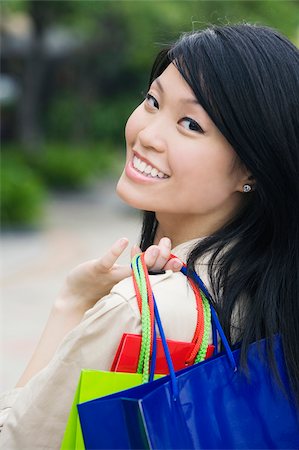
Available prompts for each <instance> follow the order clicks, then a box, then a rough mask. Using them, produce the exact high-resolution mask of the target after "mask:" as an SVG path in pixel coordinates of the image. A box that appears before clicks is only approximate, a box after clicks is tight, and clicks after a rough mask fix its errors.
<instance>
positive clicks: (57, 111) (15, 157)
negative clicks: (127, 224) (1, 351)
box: [1, 0, 299, 224]
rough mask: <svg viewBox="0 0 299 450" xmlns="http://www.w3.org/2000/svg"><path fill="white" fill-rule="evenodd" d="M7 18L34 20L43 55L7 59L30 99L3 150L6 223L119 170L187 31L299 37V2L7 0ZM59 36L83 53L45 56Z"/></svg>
mask: <svg viewBox="0 0 299 450" xmlns="http://www.w3.org/2000/svg"><path fill="white" fill-rule="evenodd" d="M1 12H2V15H3V18H4V19H3V22H2V24H4V25H5V23H6V22H8V18H12V17H14V15H18V14H19V15H23V16H24V17H25V16H26V17H27V18H29V22H30V23H31V26H32V31H33V33H32V36H33V37H34V39H35V44H34V45H33V46H32V48H35V49H36V48H38V46H39V45H40V50H41V52H44V53H43V54H42V53H40V54H38V53H37V54H36V59H35V60H34V58H31V57H28V55H30V52H29V53H28V51H27V56H26V54H25V53H24V55H25V56H24V55H23V56H19V57H16V56H11V57H8V59H7V60H5V64H4V66H3V67H4V68H5V71H6V72H7V73H8V74H10V75H12V76H13V77H14V78H16V79H18V80H19V82H20V85H21V92H22V95H21V97H20V99H19V102H18V104H17V105H16V109H17V111H16V118H15V121H16V123H15V124H12V126H11V129H13V130H18V132H15V133H16V134H15V136H14V138H13V139H14V141H15V142H14V143H13V142H8V143H4V144H5V145H3V144H2V147H7V148H6V150H5V151H4V155H5V157H3V161H4V163H3V164H2V173H3V175H2V223H3V224H4V223H7V224H8V223H12V224H17V223H20V224H21V223H25V222H26V221H27V222H26V223H28V224H29V223H33V222H34V221H36V220H37V217H38V214H39V212H38V211H41V209H40V203H41V202H42V200H43V199H44V198H45V195H44V192H45V186H46V187H47V188H50V189H78V188H86V187H87V186H90V185H92V184H93V183H94V182H95V181H96V180H97V179H98V178H99V177H101V176H103V175H104V174H107V173H111V172H113V171H114V170H115V169H116V168H117V170H118V171H119V169H120V167H119V165H120V162H119V161H122V160H124V125H125V123H126V120H127V118H128V116H129V115H130V113H131V111H132V110H133V109H134V108H135V107H136V106H137V104H139V103H140V102H141V101H142V95H143V94H145V93H146V90H147V83H148V78H149V73H150V68H151V64H152V62H153V59H154V57H155V55H156V54H157V52H158V51H159V49H161V47H162V46H163V45H165V44H167V43H170V42H173V41H175V40H176V39H177V38H178V37H179V36H180V34H181V33H182V32H185V31H192V30H197V29H201V28H204V27H206V26H208V25H210V24H227V23H236V22H250V23H257V24H264V25H268V26H271V27H274V28H277V29H278V30H280V31H281V32H282V33H284V34H285V35H286V36H288V37H289V38H290V39H291V40H292V41H293V42H295V43H297V44H298V38H299V28H298V15H299V2H298V1H297V0H281V1H279V0H278V1H277V0H234V1H233V0H226V1H223V0H206V1H205V0H190V1H189V0H183V1H176V0H168V1H166V0H165V1H164V0H140V1H139V0H136V1H130V0H124V1H121V0H120V1H117V0H116V1H109V0H103V1H93V0H81V1H52V0H42V1H41V0H40V1H38V0H14V1H11V0H1ZM61 30H63V33H64V34H63V33H62V35H64V36H65V35H67V40H68V39H69V41H70V42H72V45H73V44H74V43H75V44H76V45H75V47H74V48H73V50H69V51H66V53H65V54H64V55H63V56H61V55H60V56H56V57H55V56H53V54H52V53H51V54H47V52H46V51H45V48H46V45H45V42H46V39H45V37H46V36H47V34H48V33H49V32H50V31H52V37H53V36H54V37H55V36H56V39H58V38H59V36H60V34H59V33H60V32H61ZM65 33H66V34H65ZM59 39H62V41H61V42H59ZM59 39H58V41H57V40H56V46H57V48H59V49H61V48H63V45H64V43H65V41H63V38H59ZM32 52H33V50H32ZM31 56H32V55H31ZM26 58H27V59H26ZM30 64H31V65H32V64H34V66H33V65H32V66H30ZM32 73H33V74H34V77H33V78H34V81H35V82H34V83H32V76H31V75H30V74H32ZM26 74H27V75H26ZM30 90H31V91H30ZM9 117H10V116H9ZM25 119H26V120H25ZM22 121H23V122H24V123H23V122H22ZM30 128H32V130H31V132H30ZM12 146H14V147H15V149H14V150H13V149H12ZM120 151H122V154H123V157H122V158H119V154H120ZM9 154H10V157H8V155H9ZM9 158H10V159H9ZM23 197H24V198H23ZM26 214H27V218H26V219H25V216H26Z"/></svg>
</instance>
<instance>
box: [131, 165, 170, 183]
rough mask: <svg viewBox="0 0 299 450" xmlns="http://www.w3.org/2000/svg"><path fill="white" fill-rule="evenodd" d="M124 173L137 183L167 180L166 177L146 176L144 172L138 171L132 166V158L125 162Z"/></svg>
mask: <svg viewBox="0 0 299 450" xmlns="http://www.w3.org/2000/svg"><path fill="white" fill-rule="evenodd" d="M125 174H126V175H127V177H128V178H130V179H131V180H133V181H135V182H137V183H143V184H148V183H151V184H152V183H159V182H162V181H165V180H167V178H158V177H152V176H148V175H146V174H143V173H141V172H139V171H138V170H137V169H135V167H134V166H133V159H131V160H129V161H128V162H127V164H126V167H125Z"/></svg>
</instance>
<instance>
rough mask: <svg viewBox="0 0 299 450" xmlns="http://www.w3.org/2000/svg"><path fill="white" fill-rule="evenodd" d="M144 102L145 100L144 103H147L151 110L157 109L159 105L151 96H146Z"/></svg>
mask: <svg viewBox="0 0 299 450" xmlns="http://www.w3.org/2000/svg"><path fill="white" fill-rule="evenodd" d="M145 100H146V103H148V104H149V105H150V106H152V107H153V108H157V109H159V103H158V102H157V100H156V99H155V97H154V96H153V95H151V94H146V96H145Z"/></svg>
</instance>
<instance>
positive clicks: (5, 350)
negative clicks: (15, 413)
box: [0, 180, 141, 391]
mask: <svg viewBox="0 0 299 450" xmlns="http://www.w3.org/2000/svg"><path fill="white" fill-rule="evenodd" d="M115 183H116V182H115V181H114V180H112V181H102V182H101V183H99V185H98V186H97V187H96V188H95V189H94V190H93V191H91V192H86V193H75V194H74V193H72V194H60V195H56V196H53V197H52V198H51V199H50V201H49V203H48V206H47V210H46V217H45V221H44V226H43V228H42V229H41V230H40V231H37V232H23V233H22V232H19V233H16V232H15V233H7V232H6V233H3V234H2V236H1V253H2V256H1V266H2V267H1V372H0V373H1V379H0V390H1V391H2V390H4V389H7V388H10V387H13V386H14V384H15V383H16V382H17V380H18V378H19V377H20V375H21V373H22V371H23V370H24V368H25V365H26V363H27V362H28V360H29V358H30V355H31V354H32V351H33V349H34V347H35V345H36V343H37V341H38V337H39V336H40V334H41V331H42V329H43V327H44V324H45V322H46V319H47V316H48V314H49V311H50V307H51V304H52V302H53V300H54V298H55V296H56V295H57V292H58V291H59V288H60V286H61V284H62V282H63V280H64V278H65V276H66V274H67V273H68V272H69V270H70V269H72V268H73V267H74V266H76V265H77V264H79V263H80V262H83V261H85V260H88V259H91V258H95V257H98V256H100V255H101V254H103V252H104V251H105V250H106V249H107V248H109V246H110V244H112V243H113V242H114V241H115V240H116V239H118V238H119V237H122V236H126V237H128V238H129V239H130V242H131V243H132V244H133V243H135V242H137V240H138V236H139V232H140V225H141V216H140V214H139V213H138V212H136V211H134V210H132V209H130V208H128V207H127V206H126V205H125V204H124V203H122V202H121V200H119V199H118V197H117V196H116V194H115ZM128 255H129V251H127V252H126V255H125V257H123V258H122V261H123V262H124V261H126V260H127V258H128Z"/></svg>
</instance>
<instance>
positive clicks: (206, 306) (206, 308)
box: [194, 289, 212, 364]
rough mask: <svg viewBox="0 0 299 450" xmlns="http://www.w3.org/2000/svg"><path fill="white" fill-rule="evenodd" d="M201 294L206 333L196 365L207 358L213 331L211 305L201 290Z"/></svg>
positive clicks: (195, 361)
mask: <svg viewBox="0 0 299 450" xmlns="http://www.w3.org/2000/svg"><path fill="white" fill-rule="evenodd" d="M200 294H201V298H202V304H203V315H204V332H203V337H202V342H201V346H200V348H199V350H198V353H197V355H196V358H195V360H194V363H195V364H196V363H199V362H201V361H203V360H204V359H205V357H206V353H207V349H208V345H209V337H210V334H211V329H212V320H211V307H210V303H209V301H208V299H207V297H206V296H205V294H204V293H203V291H202V290H201V289H200Z"/></svg>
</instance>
